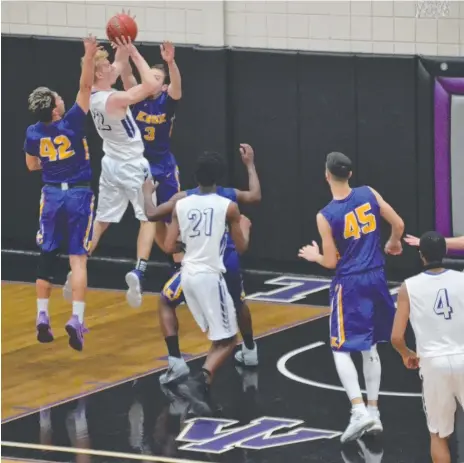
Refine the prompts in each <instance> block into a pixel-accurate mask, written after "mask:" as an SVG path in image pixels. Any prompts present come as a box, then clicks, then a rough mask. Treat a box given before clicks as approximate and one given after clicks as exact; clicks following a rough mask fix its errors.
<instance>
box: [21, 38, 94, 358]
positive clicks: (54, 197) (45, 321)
mask: <svg viewBox="0 0 464 463" xmlns="http://www.w3.org/2000/svg"><path fill="white" fill-rule="evenodd" d="M84 47H85V54H84V57H83V59H82V71H81V79H80V84H79V92H78V94H77V97H76V102H75V103H74V105H73V106H72V107H71V109H70V110H69V111H68V112H66V113H65V107H64V102H63V100H62V98H61V97H60V96H59V95H58V94H57V93H56V92H53V91H52V90H50V89H48V88H46V87H39V88H36V89H35V90H34V91H33V92H32V93H31V94H30V95H29V110H30V111H31V112H32V114H33V115H34V116H35V117H36V118H37V120H38V122H37V123H36V124H34V125H31V126H29V127H28V128H27V132H26V140H25V143H24V151H25V152H26V164H27V167H28V168H29V170H31V171H32V170H40V169H42V179H43V182H44V187H43V188H42V196H41V199H40V219H39V220H40V229H39V231H38V233H37V243H38V245H39V246H40V249H41V253H40V258H39V265H38V268H37V280H36V289H37V340H38V341H39V342H42V343H46V342H52V341H53V339H54V338H53V334H52V330H51V326H50V316H49V313H48V303H49V298H50V295H51V291H52V282H53V274H54V269H55V266H56V262H57V260H58V253H59V250H60V249H59V248H60V245H61V242H62V239H63V234H65V233H67V234H68V253H69V263H70V266H71V270H72V278H71V281H70V285H71V288H72V316H71V318H70V319H69V321H68V323H67V324H66V331H67V332H68V335H69V345H70V346H71V347H72V348H73V349H75V350H78V351H81V350H82V348H83V343H84V337H83V335H84V333H85V332H86V328H85V327H84V310H85V293H86V290H87V252H88V251H89V248H90V245H91V242H92V228H93V212H94V201H95V197H94V195H93V192H92V190H91V188H90V180H91V177H92V171H91V169H90V156H89V150H88V146H87V140H86V136H85V125H86V116H87V113H88V111H89V107H90V94H91V89H92V83H93V69H94V64H93V63H94V57H95V56H96V55H97V54H98V53H101V51H99V47H98V44H97V42H96V40H95V38H94V37H91V36H90V37H89V38H86V39H84Z"/></svg>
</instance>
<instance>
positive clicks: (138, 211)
mask: <svg viewBox="0 0 464 463" xmlns="http://www.w3.org/2000/svg"><path fill="white" fill-rule="evenodd" d="M121 40H122V42H121V41H119V40H118V41H117V42H118V43H117V44H116V45H117V46H116V54H115V60H114V62H113V64H111V63H110V62H109V61H108V53H107V52H106V51H100V52H98V53H97V55H96V57H95V68H94V69H95V71H94V72H95V73H94V82H93V91H92V97H91V100H90V109H91V113H92V118H93V120H94V122H95V127H96V129H97V132H98V134H99V135H100V137H101V138H102V139H103V151H104V153H105V155H104V156H103V158H102V172H101V176H100V186H99V196H98V207H97V216H96V219H95V231H94V242H93V245H92V249H91V252H92V253H93V252H94V251H95V248H96V247H97V245H98V242H99V240H100V238H101V236H102V234H103V233H104V232H105V230H106V229H107V228H108V227H109V225H110V224H111V223H119V222H120V221H121V219H122V216H123V215H124V212H125V211H126V209H127V206H128V204H129V201H130V202H131V203H132V206H133V208H134V212H135V217H136V218H137V219H138V220H139V221H140V231H139V236H138V239H137V264H136V267H135V269H134V270H133V271H131V272H129V273H128V274H127V275H126V283H127V285H128V287H129V290H128V291H127V301H128V303H129V305H130V306H132V307H139V306H140V305H141V303H142V284H141V283H142V279H143V275H144V273H145V270H146V266H147V260H148V258H149V256H150V252H151V247H152V243H153V236H152V224H151V223H150V222H148V221H147V218H146V216H145V213H144V211H143V194H142V185H143V182H144V181H145V179H146V178H147V177H149V175H150V166H149V165H148V161H147V160H146V159H145V158H144V157H143V151H144V145H143V141H142V135H141V133H140V130H139V128H138V127H137V124H136V123H135V121H134V118H133V116H132V113H131V111H130V106H131V105H134V104H136V103H138V102H139V101H142V100H144V99H145V98H147V96H148V95H151V94H153V92H154V91H155V90H156V88H157V83H156V79H155V77H154V75H153V73H152V71H151V69H150V67H149V66H148V64H147V62H146V61H145V59H144V58H143V57H142V55H141V54H140V53H139V52H138V50H137V49H136V47H135V46H134V45H133V44H132V43H131V42H130V39H129V41H128V42H126V40H125V39H124V38H122V39H121ZM128 57H130V58H131V59H132V62H133V63H134V64H135V66H136V67H137V69H138V71H139V73H140V76H141V79H142V83H141V84H139V85H137V86H135V87H133V88H131V89H129V90H127V91H117V90H115V89H113V88H112V85H114V83H115V82H116V79H117V78H118V76H119V75H120V74H121V71H122V70H123V68H124V66H125V62H126V61H127V60H128Z"/></svg>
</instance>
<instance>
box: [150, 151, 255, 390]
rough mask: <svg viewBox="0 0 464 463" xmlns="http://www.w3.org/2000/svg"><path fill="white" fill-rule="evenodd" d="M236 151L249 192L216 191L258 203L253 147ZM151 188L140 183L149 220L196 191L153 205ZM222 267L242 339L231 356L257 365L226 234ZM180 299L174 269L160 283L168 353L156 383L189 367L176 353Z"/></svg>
mask: <svg viewBox="0 0 464 463" xmlns="http://www.w3.org/2000/svg"><path fill="white" fill-rule="evenodd" d="M240 153H241V156H242V161H243V163H244V164H245V166H246V167H247V170H248V184H249V191H242V190H237V189H235V188H224V187H222V186H219V185H218V186H216V194H218V195H219V196H223V197H225V198H228V199H230V200H231V201H233V202H235V203H238V204H254V203H258V202H260V201H261V185H260V182H259V177H258V173H257V172H256V167H255V164H254V152H253V149H252V147H251V146H250V145H247V144H244V143H242V144H241V145H240ZM224 169H225V168H224ZM153 189H154V186H153V183H152V182H149V181H146V182H145V184H144V186H143V190H144V198H145V214H146V216H147V218H148V220H152V221H158V220H162V219H163V218H165V217H168V216H169V217H170V216H171V214H172V212H173V210H174V208H175V205H176V203H177V201H178V200H180V199H182V198H185V197H186V196H189V195H191V194H198V188H195V189H193V190H187V191H181V192H179V193H177V194H175V195H174V196H173V197H172V198H171V199H170V200H169V201H167V202H165V203H163V204H161V205H159V206H158V207H155V206H154V204H153V201H152V194H153ZM224 266H225V269H226V273H225V274H224V279H225V281H226V285H227V289H228V290H229V293H230V295H231V296H232V300H233V301H234V305H235V309H236V311H237V319H238V324H239V328H240V333H241V334H242V338H243V342H244V344H243V346H242V349H241V350H239V351H237V352H236V354H235V359H236V360H237V362H238V363H240V364H242V365H244V366H257V365H258V349H257V346H256V343H255V342H254V339H253V326H252V320H251V313H250V309H249V307H248V305H247V304H246V302H245V292H244V289H243V280H242V272H241V269H240V256H239V254H238V252H237V250H236V248H235V244H234V242H233V240H232V238H231V237H230V236H228V238H227V246H226V250H225V252H224ZM184 300H185V299H184V295H183V291H182V286H181V274H180V271H178V272H175V273H174V275H173V276H172V277H171V278H170V279H169V280H168V282H167V283H166V284H165V285H164V287H163V291H162V292H161V296H160V300H159V307H158V315H159V322H160V326H161V330H162V332H163V335H164V339H165V342H166V346H167V349H168V353H169V357H168V362H169V368H168V371H167V372H166V373H164V374H163V375H161V376H160V382H161V383H162V384H167V383H170V382H172V381H175V380H176V379H178V378H180V377H182V376H186V375H187V374H188V373H189V367H188V365H187V364H186V362H185V360H184V359H183V358H182V356H181V353H180V348H179V337H178V331H179V323H178V320H177V315H176V312H175V309H176V307H177V306H178V305H180V304H181V303H182V302H184Z"/></svg>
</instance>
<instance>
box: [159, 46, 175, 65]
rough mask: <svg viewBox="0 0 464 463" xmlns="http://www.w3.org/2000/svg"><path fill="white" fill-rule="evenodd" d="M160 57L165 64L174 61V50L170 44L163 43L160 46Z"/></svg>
mask: <svg viewBox="0 0 464 463" xmlns="http://www.w3.org/2000/svg"><path fill="white" fill-rule="evenodd" d="M160 51H161V57H162V58H163V59H164V61H166V63H168V64H169V63H172V62H173V61H174V55H175V48H174V45H173V44H172V42H163V43H162V44H161V45H160Z"/></svg>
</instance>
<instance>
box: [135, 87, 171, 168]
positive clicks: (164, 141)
mask: <svg viewBox="0 0 464 463" xmlns="http://www.w3.org/2000/svg"><path fill="white" fill-rule="evenodd" d="M176 106H177V101H176V100H173V99H172V98H171V97H170V96H169V95H168V93H167V92H163V93H162V94H161V95H160V96H159V97H157V98H147V99H145V100H143V101H141V102H140V103H137V104H135V105H134V106H133V107H132V114H133V116H134V119H135V122H136V123H137V125H138V127H139V129H140V132H141V133H142V138H143V143H144V145H145V157H146V158H147V159H148V161H149V162H150V164H160V163H163V162H164V161H169V162H172V159H171V158H172V156H171V153H170V149H171V133H172V128H173V123H174V112H175V109H176Z"/></svg>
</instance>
